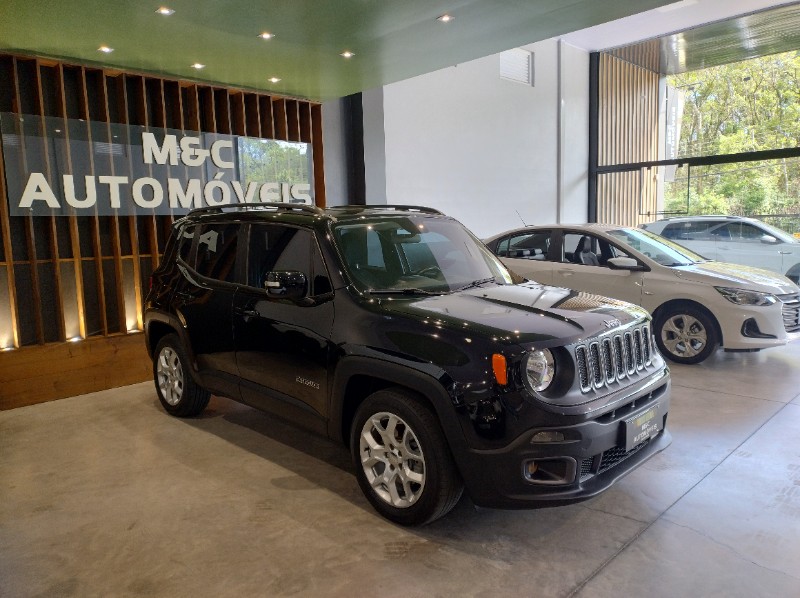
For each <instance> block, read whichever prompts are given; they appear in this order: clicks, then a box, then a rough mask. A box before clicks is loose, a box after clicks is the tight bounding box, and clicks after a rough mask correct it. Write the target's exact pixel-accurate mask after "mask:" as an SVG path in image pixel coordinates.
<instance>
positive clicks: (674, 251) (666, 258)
mask: <svg viewBox="0 0 800 598" xmlns="http://www.w3.org/2000/svg"><path fill="white" fill-rule="evenodd" d="M608 235H609V236H611V237H613V238H614V239H616V240H617V241H619V242H620V243H621V244H622V245H625V246H627V247H630V248H631V249H633V250H634V251H638V252H639V253H641V254H644V255H646V256H647V257H649V258H650V259H651V260H653V261H655V262H657V263H659V264H661V265H662V266H671V267H672V266H689V265H691V264H696V263H697V262H707V261H708V260H707V259H706V258H704V257H703V256H701V255H699V254H697V253H695V252H694V251H691V250H689V249H687V248H686V247H683V246H682V245H678V244H677V243H673V242H672V241H669V240H667V239H665V238H663V237H660V236H658V235H655V234H653V233H651V232H648V231H646V230H641V229H635V228H619V229H616V230H610V231H608Z"/></svg>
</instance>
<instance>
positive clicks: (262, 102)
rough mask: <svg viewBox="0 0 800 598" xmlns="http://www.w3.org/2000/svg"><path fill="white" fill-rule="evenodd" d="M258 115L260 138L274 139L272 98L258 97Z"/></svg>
mask: <svg viewBox="0 0 800 598" xmlns="http://www.w3.org/2000/svg"><path fill="white" fill-rule="evenodd" d="M258 107H259V114H260V115H261V137H263V138H265V139H274V138H275V121H274V117H273V110H272V98H271V97H270V96H259V99H258Z"/></svg>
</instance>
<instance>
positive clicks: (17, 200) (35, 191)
mask: <svg viewBox="0 0 800 598" xmlns="http://www.w3.org/2000/svg"><path fill="white" fill-rule="evenodd" d="M0 125H2V142H3V159H4V166H5V174H6V188H7V190H8V202H9V211H10V214H11V215H12V216H81V215H95V214H97V215H101V216H107V215H117V216H129V215H153V214H159V215H167V214H172V215H180V214H185V213H186V212H188V211H189V210H192V209H196V208H201V207H206V206H212V207H213V206H223V205H228V204H253V203H263V202H291V203H307V204H311V203H313V194H312V184H311V173H312V172H313V170H312V168H311V148H310V145H309V144H307V143H299V142H285V141H276V140H272V139H256V138H251V137H240V136H235V135H221V134H212V133H194V132H184V131H176V130H170V129H156V128H152V127H141V126H136V125H122V124H109V123H101V122H87V121H83V120H71V119H63V118H51V117H45V118H41V117H37V116H29V115H18V114H11V113H0Z"/></svg>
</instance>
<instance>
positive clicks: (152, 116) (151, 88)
mask: <svg viewBox="0 0 800 598" xmlns="http://www.w3.org/2000/svg"><path fill="white" fill-rule="evenodd" d="M144 93H145V97H146V98H147V102H145V106H152V107H153V110H152V111H149V110H147V111H145V113H144V114H143V115H142V117H143V119H144V126H145V127H146V128H148V129H151V128H153V127H157V128H160V129H166V128H167V126H166V111H165V110H164V84H163V81H161V80H160V79H150V80H146V81H144ZM150 171H151V172H150V176H152V166H151V167H150ZM142 224H143V226H146V228H147V240H148V242H149V243H148V252H149V253H150V263H151V264H152V267H153V269H154V270H155V269H156V268H157V267H158V261H159V256H158V223H157V222H156V214H155V210H153V213H152V214H150V215H148V216H143V217H142ZM136 262H137V266H139V258H138V257H137V258H136ZM137 278H138V279H139V282H140V283H141V273H139V274H138V276H137ZM139 294H140V295H141V297H140V298H139V301H140V303H139V305H138V310H139V311H138V312H137V313H139V312H141V306H142V303H141V302H142V301H143V300H144V290H143V289H142V288H141V286H140V288H139ZM140 326H141V323H140Z"/></svg>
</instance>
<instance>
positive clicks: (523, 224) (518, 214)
mask: <svg viewBox="0 0 800 598" xmlns="http://www.w3.org/2000/svg"><path fill="white" fill-rule="evenodd" d="M514 211H515V212H517V216H519V219H520V220H522V215H521V214H520V213H519V211H518V210H514ZM522 226H528V224H527V223H526V222H525V221H524V220H522Z"/></svg>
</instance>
